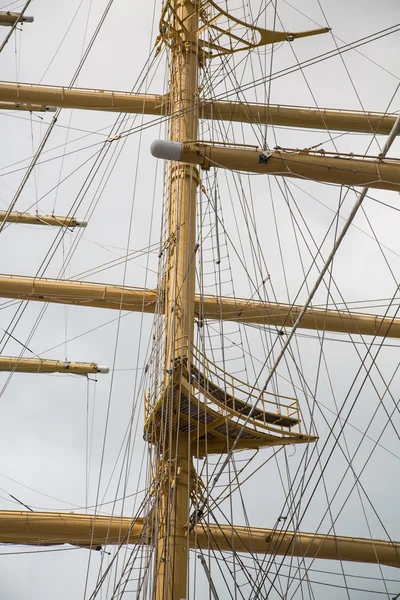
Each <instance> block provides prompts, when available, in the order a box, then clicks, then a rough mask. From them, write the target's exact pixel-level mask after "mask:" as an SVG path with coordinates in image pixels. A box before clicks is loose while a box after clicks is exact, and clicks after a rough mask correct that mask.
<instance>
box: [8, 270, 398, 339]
mask: <svg viewBox="0 0 400 600" xmlns="http://www.w3.org/2000/svg"><path fill="white" fill-rule="evenodd" d="M0 298H14V299H19V300H33V301H35V302H51V303H54V304H72V305H77V306H86V307H88V308H108V309H113V310H126V311H133V312H145V313H156V312H160V313H162V312H164V304H163V299H162V297H161V296H159V294H158V293H157V290H146V289H143V288H133V287H125V288H123V287H120V286H117V285H107V284H104V283H91V282H86V281H65V280H64V281H63V280H58V279H42V278H33V277H18V276H6V275H0ZM301 310H302V307H301V306H298V305H294V306H291V305H289V304H281V303H277V302H259V301H256V300H246V299H245V298H223V297H222V298H220V297H217V296H195V301H194V311H195V316H196V318H197V319H198V320H199V321H200V322H201V321H202V320H203V319H212V320H219V319H220V318H222V320H225V321H236V322H238V323H248V324H253V325H269V326H276V327H283V328H284V327H288V328H290V327H291V326H292V325H293V323H294V322H295V321H296V319H297V317H298V315H299V313H300V311H301ZM299 327H300V328H303V329H314V330H318V331H332V332H339V333H351V334H360V335H376V336H378V337H382V336H386V337H389V338H400V319H398V318H392V317H383V316H380V315H371V314H362V313H356V312H346V311H336V310H325V309H320V308H309V309H308V310H307V311H306V313H305V315H304V317H303V318H302V320H301V322H300V324H299Z"/></svg>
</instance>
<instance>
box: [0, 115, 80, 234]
mask: <svg viewBox="0 0 400 600" xmlns="http://www.w3.org/2000/svg"><path fill="white" fill-rule="evenodd" d="M0 108H1V107H0ZM1 221H8V222H10V223H19V224H20V225H47V226H49V225H51V226H53V227H69V228H74V227H86V226H87V222H86V221H78V219H76V218H75V217H57V216H55V215H43V216H42V215H32V214H29V213H22V212H16V211H15V212H11V213H10V214H9V215H8V216H7V211H5V210H0V222H1Z"/></svg>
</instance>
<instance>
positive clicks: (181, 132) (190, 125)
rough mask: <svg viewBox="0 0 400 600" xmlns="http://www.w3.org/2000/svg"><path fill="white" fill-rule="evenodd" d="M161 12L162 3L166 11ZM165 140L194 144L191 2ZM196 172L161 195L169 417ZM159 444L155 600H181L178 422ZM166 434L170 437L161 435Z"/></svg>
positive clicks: (182, 447)
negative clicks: (165, 205) (165, 253)
mask: <svg viewBox="0 0 400 600" xmlns="http://www.w3.org/2000/svg"><path fill="white" fill-rule="evenodd" d="M167 5H168V3H167ZM170 9H171V10H170V17H171V22H170V28H171V30H170V32H168V33H170V34H171V37H170V43H171V67H170V81H171V84H170V85H171V87H170V109H171V113H172V115H174V116H173V118H172V119H171V123H170V138H171V141H173V142H181V141H184V140H193V139H195V140H196V139H197V137H198V135H197V130H198V116H197V111H196V110H193V107H195V106H196V103H197V91H198V90H197V85H198V83H197V77H198V74H197V73H198V58H199V55H198V45H197V29H198V26H197V25H198V2H197V0H194V1H193V2H192V1H189V0H174V1H173V3H172V4H171V6H170ZM197 185H198V171H197V168H196V167H194V166H192V165H186V164H182V163H179V162H172V163H171V165H170V173H169V189H168V257H167V265H166V275H165V289H164V294H165V314H166V318H165V327H166V330H165V331H166V337H165V342H166V344H165V373H166V374H165V380H164V389H165V390H166V395H165V405H166V406H165V408H166V410H167V411H173V407H174V406H175V403H176V398H175V395H176V394H177V395H178V400H177V402H178V407H179V390H178V391H175V385H174V384H175V382H174V381H173V378H171V377H170V376H169V373H170V372H171V371H172V370H173V368H174V366H175V365H176V364H177V363H179V362H182V361H184V360H185V361H190V356H191V348H192V343H193V329H194V307H195V243H196V189H197ZM168 422H169V423H170V425H169V427H167V431H166V432H165V437H164V439H163V440H160V445H159V451H160V459H159V469H158V471H159V473H161V477H162V482H163V483H162V486H161V491H160V499H159V503H158V507H157V510H158V515H157V522H158V543H157V550H156V564H155V569H156V579H155V599H156V600H173V599H174V600H175V599H177V600H180V599H181V598H186V589H187V575H188V563H189V543H188V537H187V523H188V513H189V491H190V490H189V481H190V477H189V469H190V464H191V461H192V457H191V454H190V439H189V437H188V435H187V434H182V433H180V432H179V416H178V423H177V419H175V418H171V419H170V420H169V421H168ZM168 429H169V431H168Z"/></svg>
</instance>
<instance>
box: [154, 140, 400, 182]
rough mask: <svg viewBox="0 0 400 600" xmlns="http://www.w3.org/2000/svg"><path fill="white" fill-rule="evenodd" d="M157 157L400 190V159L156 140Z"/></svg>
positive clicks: (210, 165) (203, 164)
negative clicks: (353, 156)
mask: <svg viewBox="0 0 400 600" xmlns="http://www.w3.org/2000/svg"><path fill="white" fill-rule="evenodd" d="M151 153H152V154H153V156H155V157H156V158H162V159H164V160H173V161H181V162H184V163H189V164H193V165H199V166H201V167H202V168H203V169H209V168H210V167H219V168H222V169H229V170H234V171H245V172H248V173H260V174H266V175H277V176H284V177H294V178H298V179H306V180H312V181H321V182H325V183H335V184H340V185H347V186H363V187H364V186H365V187H369V188H377V189H382V190H394V191H400V161H399V160H395V159H387V158H384V159H381V158H379V157H377V158H362V159H360V158H352V157H351V156H350V155H338V154H328V153H325V152H322V153H321V152H314V151H309V150H307V149H305V150H293V151H287V150H286V151H285V150H280V149H277V150H275V151H266V150H260V149H257V148H254V149H249V148H248V147H247V148H240V147H234V148H232V147H227V146H220V145H211V144H203V143H195V142H188V143H178V142H167V141H164V140H156V141H155V142H153V144H152V146H151Z"/></svg>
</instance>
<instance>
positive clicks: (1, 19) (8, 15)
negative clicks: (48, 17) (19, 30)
mask: <svg viewBox="0 0 400 600" xmlns="http://www.w3.org/2000/svg"><path fill="white" fill-rule="evenodd" d="M17 21H19V22H20V23H33V17H25V16H24V15H22V16H21V13H15V12H3V11H1V12H0V25H5V26H9V27H12V26H13V25H14V24H15V23H16V22H17Z"/></svg>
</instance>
